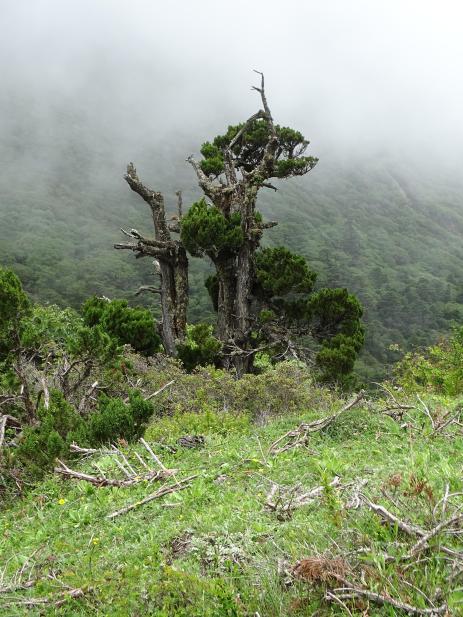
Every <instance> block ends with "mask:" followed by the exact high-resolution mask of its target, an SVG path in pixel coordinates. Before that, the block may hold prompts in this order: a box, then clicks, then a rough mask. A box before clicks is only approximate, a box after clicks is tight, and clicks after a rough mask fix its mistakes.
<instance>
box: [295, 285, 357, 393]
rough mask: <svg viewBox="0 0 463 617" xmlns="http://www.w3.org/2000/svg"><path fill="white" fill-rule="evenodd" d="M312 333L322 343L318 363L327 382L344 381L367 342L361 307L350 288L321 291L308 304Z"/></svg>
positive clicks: (317, 358)
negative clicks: (348, 290) (349, 291)
mask: <svg viewBox="0 0 463 617" xmlns="http://www.w3.org/2000/svg"><path fill="white" fill-rule="evenodd" d="M307 306H308V314H309V316H310V318H311V320H312V323H313V330H312V331H313V334H314V336H315V338H316V340H318V341H319V342H321V344H322V348H321V350H320V351H319V353H318V354H317V357H316V362H317V364H318V366H319V367H320V368H321V369H322V379H323V380H324V381H330V382H332V381H339V382H343V380H344V381H345V377H346V376H347V375H348V374H349V373H351V372H352V370H353V368H354V363H355V360H356V358H357V355H358V353H359V351H360V349H361V348H362V345H363V343H364V339H365V334H364V327H363V325H362V323H361V317H362V312H363V311H362V307H361V305H360V303H359V301H358V300H357V298H356V297H355V296H353V295H352V294H349V293H348V292H347V289H321V290H320V291H318V292H317V293H315V294H313V295H312V296H311V298H310V299H309V301H308V305H307Z"/></svg>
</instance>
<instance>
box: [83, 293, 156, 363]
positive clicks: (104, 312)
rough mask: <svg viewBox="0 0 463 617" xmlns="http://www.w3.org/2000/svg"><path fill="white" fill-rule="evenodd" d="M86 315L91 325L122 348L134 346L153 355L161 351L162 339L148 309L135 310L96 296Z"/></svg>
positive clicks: (92, 299) (86, 303)
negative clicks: (102, 331) (122, 346)
mask: <svg viewBox="0 0 463 617" xmlns="http://www.w3.org/2000/svg"><path fill="white" fill-rule="evenodd" d="M82 314H83V317H84V322H85V323H86V324H87V325H88V326H96V325H98V326H100V327H101V328H102V329H103V330H104V331H105V332H107V333H108V334H109V335H111V336H112V337H114V338H115V339H116V340H117V342H118V343H119V344H121V345H126V344H128V345H131V346H132V347H133V349H134V350H135V351H138V352H139V353H142V354H144V355H153V354H154V353H156V352H157V351H159V349H160V345H161V339H160V337H159V335H158V334H157V333H156V331H155V327H154V320H153V316H152V315H151V313H150V311H149V310H148V309H144V308H141V307H136V308H131V307H129V306H128V302H127V301H126V300H106V299H105V298H97V297H96V296H93V297H92V298H89V299H88V300H87V301H86V302H85V303H84V305H83V307H82Z"/></svg>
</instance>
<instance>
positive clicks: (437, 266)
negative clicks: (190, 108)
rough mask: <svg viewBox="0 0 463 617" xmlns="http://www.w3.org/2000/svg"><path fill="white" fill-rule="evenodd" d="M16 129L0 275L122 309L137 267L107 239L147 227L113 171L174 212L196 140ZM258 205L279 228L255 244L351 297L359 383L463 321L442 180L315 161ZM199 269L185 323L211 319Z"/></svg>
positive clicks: (2, 182)
mask: <svg viewBox="0 0 463 617" xmlns="http://www.w3.org/2000/svg"><path fill="white" fill-rule="evenodd" d="M25 116H27V114H26V115H25ZM18 117H20V114H19V115H18ZM27 117H28V123H27V122H26V123H24V122H22V123H20V122H19V121H17V122H16V123H11V124H10V126H9V130H8V132H7V134H6V135H5V139H3V141H2V143H1V145H0V156H1V160H2V161H3V173H2V176H1V178H0V263H2V264H3V265H9V266H12V267H13V268H14V269H15V270H16V272H17V273H18V274H19V275H20V276H21V278H22V280H23V282H24V285H25V287H26V289H27V290H28V291H29V292H30V293H31V294H32V296H33V297H34V298H36V299H40V300H41V301H47V302H54V303H58V304H62V305H63V304H70V305H72V306H76V307H77V306H79V305H80V303H81V302H82V301H83V300H84V299H85V298H86V297H88V296H89V295H91V294H93V293H96V294H104V295H107V296H110V297H116V296H117V297H126V298H130V299H131V300H132V301H134V297H133V291H134V290H135V289H136V288H137V287H138V285H139V284H140V283H142V282H146V281H147V280H148V281H149V280H150V277H151V273H150V270H151V268H150V263H149V261H148V260H135V259H134V258H133V256H132V255H129V254H126V253H125V252H124V253H121V252H116V251H114V250H113V249H112V245H113V243H114V242H117V241H118V240H119V239H120V232H119V228H120V227H135V228H138V229H140V230H144V231H145V232H146V233H148V234H149V233H150V232H151V221H150V217H149V215H148V211H147V208H146V207H145V205H144V204H143V202H141V200H140V199H139V198H138V196H136V195H134V194H133V193H131V191H130V190H129V188H128V187H127V185H126V184H125V182H124V181H123V180H122V174H123V171H124V165H125V163H126V162H127V161H128V160H129V159H131V158H133V159H134V161H135V162H136V164H137V165H138V167H139V170H140V175H141V177H143V179H144V180H145V181H146V183H147V184H150V185H152V186H153V188H156V189H158V190H161V191H163V192H164V194H165V196H166V200H167V205H168V207H172V212H174V196H173V193H174V191H175V190H176V189H178V188H181V189H183V190H184V198H185V203H186V204H188V203H191V202H192V200H193V199H195V198H196V197H198V196H199V192H198V189H197V187H196V186H195V182H194V177H193V174H192V173H191V171H190V169H189V167H188V165H187V164H186V163H185V155H188V154H189V153H190V151H193V150H195V149H196V150H198V146H199V144H200V141H199V142H198V143H196V141H195V140H187V139H186V138H185V137H182V136H179V137H178V139H175V140H174V145H169V144H166V143H156V142H154V143H150V142H149V140H148V138H146V141H145V142H144V143H136V144H134V143H128V142H127V143H125V142H122V143H119V142H118V136H117V133H115V134H114V135H111V134H110V133H104V134H103V133H102V132H101V131H99V129H98V127H94V130H89V128H88V126H87V125H86V124H85V119H84V118H81V117H80V116H79V115H78V114H75V115H72V114H71V113H63V112H61V111H60V112H58V111H56V110H55V112H54V114H52V122H51V124H50V120H48V121H47V122H44V121H43V120H42V119H41V118H40V117H39V116H37V117H36V118H34V116H33V114H32V115H31V114H30V113H29V116H27ZM50 126H52V127H53V130H50ZM47 127H48V128H47ZM193 144H194V145H193ZM259 207H260V209H261V210H262V212H263V213H264V215H265V216H266V217H267V218H270V219H275V220H278V221H279V225H278V226H277V227H276V228H274V229H272V230H270V231H269V232H268V234H267V236H266V238H267V239H266V241H267V242H269V243H271V244H286V245H288V246H289V247H291V248H292V249H293V250H295V251H298V252H300V253H302V254H303V255H304V256H305V257H307V258H308V259H309V260H310V263H311V264H312V267H313V269H314V270H316V271H317V272H319V285H335V286H346V287H348V288H349V289H350V290H352V291H354V292H355V293H357V294H358V295H359V297H360V298H361V300H362V302H363V304H364V307H365V319H366V323H367V328H368V333H367V345H366V351H365V353H364V355H363V372H364V374H365V375H367V376H370V377H375V376H377V375H378V374H379V373H380V371H381V367H382V365H384V364H385V363H388V362H390V361H392V360H394V359H395V358H396V357H397V352H396V351H394V350H391V349H389V346H390V345H395V344H399V345H400V346H401V347H402V348H409V347H410V346H412V345H417V344H429V343H430V342H432V341H433V340H435V339H436V338H437V337H438V336H439V335H440V334H441V333H445V332H447V331H448V330H449V328H450V326H451V324H452V323H453V322H454V321H463V305H462V304H461V303H462V302H463V248H462V243H461V238H462V237H463V188H462V186H461V185H458V183H456V182H455V183H453V184H452V182H451V181H449V178H448V176H446V175H445V174H441V175H439V174H438V173H437V172H435V171H433V172H432V173H430V172H427V173H425V171H424V170H423V168H421V169H420V168H417V167H416V166H415V167H412V166H406V165H405V164H404V163H402V164H401V165H400V166H399V165H397V163H395V162H394V161H392V162H391V161H388V160H387V159H386V158H385V159H383V160H382V161H377V160H376V159H371V160H365V159H363V160H362V159H359V160H357V161H349V162H348V163H346V162H341V161H339V160H337V159H336V158H335V157H334V156H330V155H325V156H324V157H322V159H321V161H320V163H319V165H318V166H317V167H316V168H315V169H314V170H313V171H312V172H311V173H310V174H309V175H308V176H306V177H305V178H303V179H298V180H293V181H287V182H285V183H284V184H282V185H281V186H280V190H279V191H278V192H277V193H273V192H268V193H266V194H263V195H262V197H261V198H260V205H259ZM206 271H207V267H206V266H205V265H204V264H203V263H201V262H200V261H199V260H196V259H192V274H191V286H192V291H193V297H192V301H191V307H190V315H191V319H192V320H198V319H207V318H208V317H211V306H210V304H209V301H208V298H207V297H206V295H205V293H204V291H203V287H202V283H203V280H204V278H205V275H206ZM136 301H137V302H150V301H151V299H147V298H145V299H141V300H140V299H138V300H136Z"/></svg>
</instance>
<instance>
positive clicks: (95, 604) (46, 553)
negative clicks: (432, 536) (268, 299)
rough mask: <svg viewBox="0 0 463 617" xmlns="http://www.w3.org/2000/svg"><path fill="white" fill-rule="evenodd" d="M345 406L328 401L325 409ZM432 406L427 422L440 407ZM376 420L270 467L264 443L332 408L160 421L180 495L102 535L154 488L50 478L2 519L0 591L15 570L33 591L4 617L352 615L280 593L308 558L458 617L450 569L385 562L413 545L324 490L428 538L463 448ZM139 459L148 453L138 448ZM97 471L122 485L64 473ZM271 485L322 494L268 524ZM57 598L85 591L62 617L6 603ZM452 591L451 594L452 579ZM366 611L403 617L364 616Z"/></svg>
mask: <svg viewBox="0 0 463 617" xmlns="http://www.w3.org/2000/svg"><path fill="white" fill-rule="evenodd" d="M341 405H342V402H341V401H338V402H336V404H335V409H339V408H340V407H341ZM430 405H431V410H433V409H434V407H433V405H434V406H435V408H436V409H437V407H438V402H437V401H434V402H431V403H430ZM381 406H382V405H381V402H376V403H371V404H369V405H367V406H365V407H361V408H356V409H352V410H351V411H348V412H346V413H345V414H344V415H343V416H341V417H340V418H339V419H338V420H337V421H336V423H335V424H333V425H331V426H330V427H329V428H328V429H326V430H325V431H323V432H319V433H314V434H313V435H312V436H311V438H310V442H309V447H308V449H304V448H298V449H293V450H289V451H287V452H284V453H281V454H279V455H277V456H269V455H268V454H267V451H268V448H269V446H270V445H271V443H272V442H273V441H274V440H275V439H277V438H278V437H280V436H281V435H282V434H283V433H285V432H286V431H288V430H290V429H292V428H294V427H295V426H297V425H298V424H299V423H300V422H308V421H311V420H313V419H315V418H318V417H322V416H325V415H327V414H329V413H330V412H332V411H333V409H330V408H328V406H326V407H325V408H323V409H319V410H316V411H315V410H305V411H304V410H302V411H301V412H300V413H297V414H295V413H292V414H291V415H289V416H286V417H277V418H273V419H271V420H269V421H268V422H267V423H266V424H265V425H262V424H261V425H256V424H254V423H252V422H251V420H250V418H249V417H248V416H246V415H231V414H230V415H227V414H218V413H217V412H211V411H208V412H207V413H204V414H201V415H198V414H193V413H192V414H181V415H178V416H173V417H165V418H161V419H157V420H155V421H154V422H153V423H152V424H151V426H150V427H149V428H148V429H147V432H146V439H147V440H148V441H149V442H150V443H151V444H153V445H152V447H153V449H154V451H155V452H156V453H157V455H158V456H160V457H161V459H162V461H163V463H164V465H165V466H166V467H168V468H175V469H178V472H177V474H176V477H177V478H179V479H180V478H183V477H186V476H188V475H192V474H197V477H196V478H195V479H194V480H193V481H192V485H191V488H189V489H187V490H185V491H182V492H178V493H173V494H170V495H167V496H165V497H163V498H161V499H160V500H156V501H153V502H151V503H149V504H146V505H144V506H140V507H138V508H136V509H134V510H133V511H131V512H129V513H127V514H125V515H122V516H119V517H117V518H115V519H113V520H109V519H107V518H106V516H107V515H108V514H109V513H111V512H113V511H115V510H117V509H119V508H121V507H123V506H124V505H127V504H129V503H132V502H135V501H137V500H139V499H142V498H143V497H145V496H146V495H148V494H149V493H151V492H154V491H155V490H156V489H157V488H158V487H159V483H153V484H152V485H147V484H146V483H144V482H142V483H140V484H137V485H135V486H132V487H129V488H98V487H95V486H93V485H90V484H88V483H85V482H79V481H76V480H66V481H65V480H62V479H60V478H58V477H56V476H50V477H48V478H47V479H46V480H44V481H43V482H41V483H40V484H39V485H38V486H36V487H35V488H34V489H33V490H32V491H31V492H30V493H29V494H28V495H27V496H26V497H25V498H24V499H22V500H18V501H17V502H16V503H14V504H12V505H10V506H9V507H8V508H7V509H5V510H3V511H2V512H1V513H0V564H3V565H0V574H1V573H2V572H3V583H0V587H1V586H2V585H7V584H8V583H9V582H11V581H12V580H13V579H14V576H15V573H17V572H18V571H19V570H20V569H21V568H22V567H24V576H25V577H26V578H27V575H28V573H29V571H30V572H31V577H32V578H39V579H40V580H39V581H38V582H37V584H35V585H34V586H33V587H31V588H30V589H27V590H19V591H16V592H14V593H1V594H0V614H2V615H8V616H11V617H13V616H15V615H25V614H28V615H29V614H30V615H69V616H79V615H105V616H106V615H111V616H118V615H120V616H126V615H140V616H142V615H156V616H158V617H161V616H162V617H164V616H165V617H167V616H169V617H170V616H171V615H175V616H185V617H187V616H188V617H195V616H198V617H199V616H201V617H202V616H210V617H222V616H243V617H244V616H251V615H254V614H255V613H256V611H258V612H259V614H260V615H261V617H264V616H265V617H276V616H279V615H288V616H289V615H307V616H309V615H313V614H314V613H315V612H316V611H319V612H318V613H317V614H318V615H342V614H348V613H347V612H345V610H344V609H342V608H341V607H340V606H337V605H333V604H328V603H327V602H325V601H324V599H323V597H324V592H325V588H324V585H323V584H320V583H317V582H314V583H313V584H310V583H307V582H304V581H290V582H291V584H286V583H285V580H286V579H287V578H288V577H287V575H285V574H282V573H281V570H282V569H283V570H284V569H285V567H286V568H289V567H290V566H291V565H294V563H295V562H297V560H299V559H301V558H304V557H308V556H314V555H325V556H329V557H342V558H343V559H344V560H346V562H348V563H349V564H351V566H352V568H353V569H354V570H355V572H358V571H359V568H360V569H361V568H363V569H364V573H365V572H366V579H365V580H366V582H367V584H368V586H369V588H371V589H376V590H378V591H380V592H385V591H388V592H389V593H390V594H391V595H393V596H394V597H395V598H397V599H401V600H402V601H407V602H409V603H411V604H414V605H416V606H421V607H424V606H426V605H427V602H426V600H425V599H424V598H423V597H422V595H421V594H420V592H419V591H418V590H417V588H418V589H421V590H423V592H425V593H426V595H427V596H428V597H431V598H432V597H433V596H434V595H435V594H436V593H437V589H438V588H440V589H441V590H442V595H443V596H445V597H446V598H447V597H448V598H449V599H450V604H451V606H453V608H452V612H451V614H452V615H458V614H463V612H459V609H458V606H459V605H458V601H459V600H460V599H461V597H460V596H461V593H460V592H458V591H457V592H454V593H453V594H450V593H449V588H450V583H449V582H448V578H449V575H450V571H451V564H450V562H449V561H446V560H445V559H443V555H442V554H441V553H440V552H439V551H437V550H436V551H434V550H433V551H430V552H427V553H424V554H423V558H425V561H423V562H422V563H420V562H419V560H418V559H417V560H416V563H415V562H413V561H412V562H411V563H408V564H406V566H403V565H400V566H399V565H397V563H395V562H391V563H388V562H385V561H384V554H385V553H388V554H389V555H393V556H395V557H397V558H399V557H400V556H402V555H404V554H406V553H407V551H408V550H409V549H410V547H411V546H412V545H413V543H414V541H415V539H414V538H409V537H407V536H406V535H404V534H402V533H401V532H400V531H398V530H397V529H394V528H391V527H387V526H385V525H383V524H382V523H381V522H380V520H379V518H378V517H377V515H375V514H374V513H372V512H370V511H369V510H368V509H367V508H366V507H364V506H363V507H360V508H358V509H346V508H345V504H346V502H347V501H348V497H349V494H350V491H349V489H346V490H340V489H336V488H334V489H331V488H329V486H328V485H329V483H330V482H331V481H332V479H333V478H334V477H335V476H336V475H337V476H339V477H340V479H341V483H342V484H343V485H345V484H348V483H349V482H351V481H355V480H357V479H367V480H368V483H367V484H366V486H365V487H364V488H363V491H364V492H365V493H366V494H367V495H368V496H369V498H370V499H371V500H372V501H375V502H379V503H382V504H383V505H385V506H386V507H387V508H388V509H390V510H391V511H394V512H395V513H396V514H398V515H399V516H400V517H401V518H404V519H406V520H409V521H413V522H415V523H416V524H419V525H422V526H423V527H426V528H430V527H432V521H431V511H432V509H433V507H434V506H435V504H436V502H437V500H438V499H439V498H440V497H441V495H442V494H443V493H444V490H445V485H446V484H447V483H448V484H449V485H450V491H455V492H457V491H461V490H462V489H463V487H462V484H463V482H462V476H461V471H462V463H461V461H462V453H463V448H462V440H461V438H460V437H459V436H458V435H457V434H456V431H454V435H453V436H452V438H448V437H444V436H443V437H440V436H438V435H437V436H434V437H433V436H431V435H430V433H431V427H430V423H429V420H428V419H427V418H426V417H425V415H424V414H423V413H422V412H421V411H419V410H414V411H412V412H410V418H409V420H410V422H411V421H413V423H414V424H415V426H416V427H417V430H412V429H411V428H410V427H408V428H406V427H401V425H400V423H398V422H395V421H394V420H392V419H390V418H388V417H385V416H384V415H382V414H380V413H379V409H380V408H381ZM404 421H407V418H405V419H404ZM193 433H201V434H203V435H204V436H205V446H204V448H201V449H195V450H188V449H185V448H178V449H177V451H176V452H170V451H169V450H167V449H166V448H162V447H161V446H160V445H158V444H159V443H162V444H164V445H174V444H175V442H176V439H177V438H178V437H180V436H182V435H185V434H193ZM134 448H135V446H132V447H128V448H127V449H126V454H127V456H128V457H129V459H130V460H131V461H133V462H134V463H135V460H136V459H135V458H134V456H133V450H134ZM136 449H137V451H138V452H140V453H142V452H143V448H142V447H141V446H140V445H137V446H136ZM145 454H146V452H145ZM94 462H97V463H98V465H99V466H100V468H101V469H103V470H104V471H105V472H107V473H108V475H113V476H114V475H117V473H118V471H117V468H116V467H115V466H114V462H113V457H112V456H109V455H94V456H93V457H91V458H88V459H87V460H85V461H79V460H74V461H73V462H72V463H69V465H70V466H71V467H73V468H76V469H81V470H86V471H87V472H90V473H91V470H92V463H94ZM397 474H400V476H401V481H400V482H399V485H398V486H394V482H393V481H392V480H391V477H395V478H397V477H398V475H397ZM272 482H276V483H278V484H280V485H282V486H283V487H286V488H287V489H291V487H294V486H295V485H298V484H299V485H300V487H301V490H302V489H307V490H309V489H311V488H313V487H315V486H320V485H323V486H324V487H325V489H324V491H323V493H322V495H321V497H320V498H318V499H316V500H314V501H313V502H312V503H311V504H309V505H306V506H303V507H300V508H298V509H296V510H295V511H294V512H293V514H292V516H290V517H279V516H278V514H277V513H275V512H272V511H270V510H269V509H268V508H266V507H265V502H266V496H267V494H268V492H269V489H270V487H271V483H272ZM396 484H397V482H396ZM423 486H424V489H423ZM420 487H421V489H420ZM385 495H386V496H387V497H386V496H385ZM458 499H459V498H458V497H457V498H456V501H454V502H453V503H454V504H458ZM393 501H395V502H396V504H397V507H396V506H395V505H394V503H393ZM460 503H461V502H460ZM449 507H450V504H449ZM445 543H446V544H447V545H448V546H453V547H454V548H458V537H453V536H449V537H446V538H445ZM459 548H461V547H459ZM25 564H26V565H25ZM2 568H3V569H2ZM404 568H405V569H404ZM49 575H51V576H53V577H55V578H49ZM47 577H48V578H47ZM404 579H405V580H406V581H408V582H409V583H410V585H413V586H414V587H412V586H410V585H406V583H404V582H403V580H404ZM357 580H358V579H357ZM58 581H59V582H58ZM460 582H461V581H460ZM63 584H64V585H68V586H69V587H70V588H82V589H83V590H84V592H85V594H84V596H83V597H81V598H79V599H75V600H73V599H69V600H67V601H66V602H65V603H63V604H62V605H61V606H60V607H56V606H52V605H50V606H46V605H44V606H40V607H36V608H26V607H24V606H21V605H17V604H16V605H13V604H11V602H13V601H14V600H24V599H27V598H48V599H53V598H55V596H56V597H58V596H57V595H56V594H59V593H61V592H62V591H63V589H65V588H64V587H63V586H62V585H63ZM452 587H453V588H457V587H458V580H456V582H453V583H452ZM7 604H8V606H6V605H7ZM349 607H350V611H351V613H352V614H353V615H360V614H362V611H364V610H365V609H366V608H367V607H366V604H365V602H360V603H357V604H356V605H355V604H350V605H349ZM369 611H370V612H369V613H368V614H370V615H395V614H402V613H401V612H400V611H398V609H393V608H391V607H390V606H385V607H382V608H381V607H378V606H376V605H374V604H370V609H369Z"/></svg>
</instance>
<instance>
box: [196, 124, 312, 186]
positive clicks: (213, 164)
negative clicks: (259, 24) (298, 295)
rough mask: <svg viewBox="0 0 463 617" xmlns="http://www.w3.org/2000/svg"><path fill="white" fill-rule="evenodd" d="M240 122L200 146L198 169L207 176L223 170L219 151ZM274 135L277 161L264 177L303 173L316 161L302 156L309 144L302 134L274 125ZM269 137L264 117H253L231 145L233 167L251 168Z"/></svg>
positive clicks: (256, 161) (212, 175)
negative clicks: (276, 140)
mask: <svg viewBox="0 0 463 617" xmlns="http://www.w3.org/2000/svg"><path fill="white" fill-rule="evenodd" d="M243 126H244V125H243V124H238V125H236V126H229V127H228V130H227V132H226V133H225V134H224V135H218V136H217V137H215V138H214V140H213V141H212V143H211V142H206V143H204V144H203V145H202V147H201V154H202V155H203V160H202V161H201V169H202V170H203V172H204V173H205V174H206V175H207V176H210V177H217V176H219V175H220V174H222V173H223V172H224V159H223V151H224V149H225V148H226V147H228V146H229V144H230V143H231V142H232V140H234V138H235V137H236V136H237V134H238V132H239V131H240V130H241V129H242V128H243ZM275 130H276V134H277V138H278V151H277V154H278V161H277V165H276V168H275V169H274V170H273V172H272V173H271V174H270V176H268V177H276V178H288V177H290V176H299V175H304V174H306V173H307V171H309V170H310V169H312V167H314V166H315V165H316V163H317V161H318V159H316V158H315V157H311V156H309V157H306V156H302V155H303V154H304V152H305V150H306V148H307V146H308V145H309V142H308V141H307V140H306V139H305V138H304V136H303V135H302V133H300V132H299V131H295V130H294V129H291V128H288V127H281V126H278V125H276V126H275ZM269 139H270V128H269V125H268V122H267V120H264V119H257V120H254V121H253V122H251V123H250V124H249V126H248V127H247V129H246V131H244V133H243V134H242V135H241V137H239V138H238V140H237V141H236V143H235V145H234V146H233V147H232V154H233V156H234V157H235V160H236V165H237V167H238V168H239V167H241V168H243V169H244V170H245V171H246V172H251V171H253V170H254V169H255V168H256V166H257V165H258V164H259V163H260V162H261V161H262V159H263V156H264V152H265V148H266V146H267V144H268V142H269Z"/></svg>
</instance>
